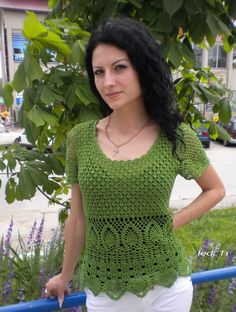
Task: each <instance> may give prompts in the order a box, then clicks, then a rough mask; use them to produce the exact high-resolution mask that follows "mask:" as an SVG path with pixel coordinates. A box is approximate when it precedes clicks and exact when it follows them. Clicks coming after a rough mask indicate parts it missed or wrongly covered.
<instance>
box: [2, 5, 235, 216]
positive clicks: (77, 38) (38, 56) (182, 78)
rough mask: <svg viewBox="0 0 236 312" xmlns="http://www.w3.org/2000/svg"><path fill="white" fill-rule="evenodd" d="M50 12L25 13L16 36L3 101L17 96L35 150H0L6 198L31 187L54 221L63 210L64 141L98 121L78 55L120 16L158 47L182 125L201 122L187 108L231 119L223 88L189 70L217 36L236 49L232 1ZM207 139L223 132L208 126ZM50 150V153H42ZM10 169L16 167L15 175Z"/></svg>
mask: <svg viewBox="0 0 236 312" xmlns="http://www.w3.org/2000/svg"><path fill="white" fill-rule="evenodd" d="M49 7H50V8H51V9H52V11H51V13H50V14H49V16H48V17H47V18H46V19H45V21H44V22H39V20H38V19H37V16H36V15H35V14H34V13H32V12H28V13H27V17H26V19H25V21H24V26H23V32H24V35H25V37H26V38H27V39H28V40H29V45H28V47H27V51H26V54H25V58H24V60H23V62H22V63H21V64H20V65H19V67H18V70H17V71H16V73H15V76H14V79H13V81H12V82H9V83H7V84H6V85H5V87H4V90H3V95H4V98H5V101H6V103H7V105H8V106H11V105H12V102H13V95H12V92H13V91H17V92H20V91H24V101H23V105H22V107H21V110H20V125H21V126H22V127H24V128H25V129H26V134H27V138H28V140H29V141H30V142H31V143H32V144H34V145H35V147H36V149H35V150H33V151H28V150H25V149H23V148H22V147H20V146H19V145H17V144H13V145H12V146H10V147H9V148H8V149H7V150H6V151H4V152H3V156H2V159H1V160H0V170H7V172H8V173H9V180H8V182H7V185H6V200H7V202H9V203H11V202H13V201H14V200H15V199H16V200H23V199H30V198H31V197H33V196H34V194H35V192H36V189H37V190H39V191H41V192H42V193H44V195H45V196H47V197H48V199H49V201H50V202H58V203H59V204H60V205H62V207H63V208H62V210H61V213H60V220H61V221H63V220H64V219H65V217H66V215H67V210H68V209H69V203H68V202H62V200H61V198H60V197H61V195H62V194H63V193H67V192H68V187H67V186H66V184H65V180H64V164H65V138H66V134H67V132H68V131H69V130H70V129H71V128H72V127H73V126H74V125H75V124H77V123H80V122H83V121H85V120H88V119H92V118H97V117H99V116H100V112H99V109H98V102H97V99H96V98H95V97H94V95H93V94H92V93H91V91H90V89H89V86H88V82H87V78H86V75H85V70H84V52H85V45H86V42H87V39H88V37H89V33H90V31H91V30H92V29H93V28H94V27H96V26H97V25H98V24H100V23H101V22H102V21H103V20H105V19H106V18H107V17H110V16H117V15H126V16H131V17H133V18H135V19H138V20H141V21H143V22H144V23H145V24H147V26H148V27H149V28H150V30H151V31H152V33H153V34H154V35H155V37H156V39H157V41H159V42H160V44H161V48H162V51H163V54H164V57H165V59H166V61H167V62H168V64H169V66H170V67H171V70H172V71H173V73H175V76H176V73H178V75H177V78H176V79H175V80H174V85H175V90H176V97H177V101H178V108H179V110H180V111H181V113H182V114H183V116H184V118H185V120H186V121H187V122H190V123H199V122H201V121H202V115H201V113H200V111H198V109H197V108H196V107H195V106H194V99H195V97H196V96H198V98H199V100H200V101H201V102H202V103H205V104H206V103H211V104H213V111H214V112H218V113H219V117H220V120H222V121H223V122H227V121H228V120H229V119H230V117H231V110H230V98H229V90H227V89H226V88H225V87H223V86H222V85H221V84H220V83H219V81H218V80H217V79H216V77H215V76H214V75H213V74H212V73H211V71H210V69H209V68H208V69H204V68H200V67H199V66H198V65H197V64H196V60H195V55H194V51H193V48H192V46H193V44H199V45H200V46H202V47H203V46H206V45H207V44H209V45H210V46H211V45H213V44H214V43H215V40H216V37H217V35H220V36H222V38H223V43H224V49H225V50H226V51H227V52H229V51H230V50H231V49H232V48H233V47H234V45H235V43H236V28H235V25H234V23H233V19H235V18H236V4H235V1H234V0H228V1H227V0H226V1H221V0H191V1H190V0H175V1H172V0H165V1H164V0H163V1H161V0H158V1H145V0H111V1H109V2H107V1H105V0H96V1H95V0H94V1H92V0H90V1H82V0H71V1H69V0H49ZM207 126H208V127H209V132H210V134H211V136H212V137H213V138H216V137H217V136H218V135H221V136H224V135H225V134H224V132H223V130H222V129H221V128H220V127H218V126H217V125H216V124H214V123H213V122H210V121H209V122H208V124H207ZM49 144H51V147H52V153H45V151H46V150H47V149H48V145H49ZM16 168H19V170H18V169H16Z"/></svg>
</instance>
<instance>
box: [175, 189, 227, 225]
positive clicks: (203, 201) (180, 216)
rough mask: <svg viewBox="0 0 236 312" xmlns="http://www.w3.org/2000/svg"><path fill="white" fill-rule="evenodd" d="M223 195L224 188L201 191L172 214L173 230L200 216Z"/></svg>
mask: <svg viewBox="0 0 236 312" xmlns="http://www.w3.org/2000/svg"><path fill="white" fill-rule="evenodd" d="M224 195H225V191H224V188H217V189H211V190H207V191H203V192H202V193H201V194H200V195H199V196H198V197H197V198H196V199H195V200H194V201H192V202H191V203H190V204H189V205H188V206H187V207H185V208H183V209H181V210H180V211H179V212H177V213H176V214H175V215H174V218H173V228H174V230H175V229H177V228H179V227H181V226H183V225H184V224H187V223H189V222H191V221H193V220H194V219H197V218H199V217H200V216H202V215H203V214H204V213H206V212H207V211H208V210H210V209H211V208H212V207H214V206H215V205H216V204H217V203H218V202H219V201H221V199H222V198H223V197H224Z"/></svg>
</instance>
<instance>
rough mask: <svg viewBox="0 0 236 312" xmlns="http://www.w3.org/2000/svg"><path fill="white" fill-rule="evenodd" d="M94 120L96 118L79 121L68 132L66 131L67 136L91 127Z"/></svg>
mask: <svg viewBox="0 0 236 312" xmlns="http://www.w3.org/2000/svg"><path fill="white" fill-rule="evenodd" d="M95 122H96V120H94V119H92V120H87V121H84V122H80V123H78V124H76V125H75V126H74V127H73V128H72V129H71V130H70V131H69V132H68V136H70V135H76V134H78V133H82V132H84V131H86V130H88V129H89V128H91V126H92V125H93V124H94V123H95Z"/></svg>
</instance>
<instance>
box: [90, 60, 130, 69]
mask: <svg viewBox="0 0 236 312" xmlns="http://www.w3.org/2000/svg"><path fill="white" fill-rule="evenodd" d="M121 61H127V62H128V61H129V60H128V59H125V58H124V59H119V60H116V61H115V62H113V63H111V65H115V64H116V63H119V62H121ZM93 67H94V68H102V66H96V65H93Z"/></svg>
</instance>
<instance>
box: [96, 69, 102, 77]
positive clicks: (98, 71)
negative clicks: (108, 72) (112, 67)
mask: <svg viewBox="0 0 236 312" xmlns="http://www.w3.org/2000/svg"><path fill="white" fill-rule="evenodd" d="M102 73H103V71H102V70H101V69H98V70H95V72H94V75H95V76H99V75H101V74H102Z"/></svg>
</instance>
